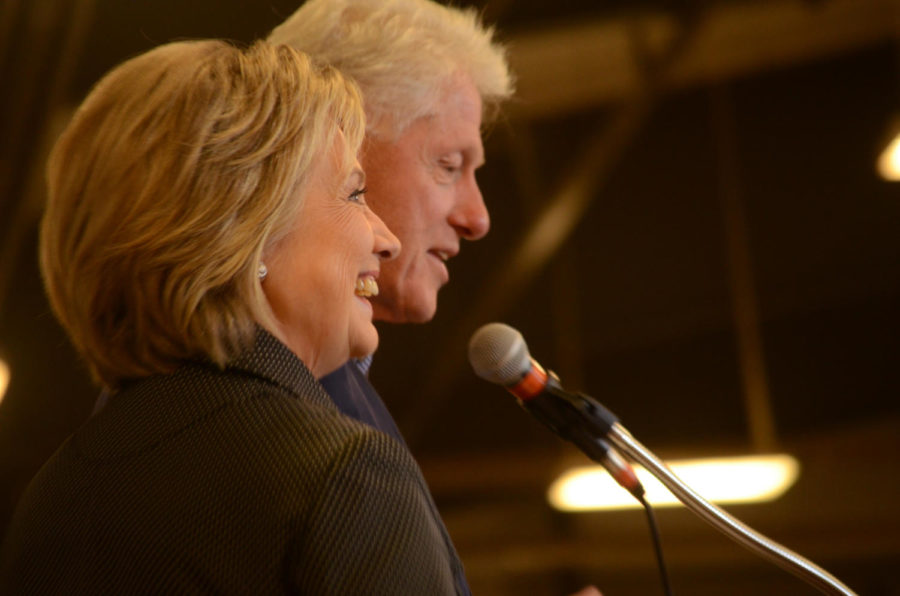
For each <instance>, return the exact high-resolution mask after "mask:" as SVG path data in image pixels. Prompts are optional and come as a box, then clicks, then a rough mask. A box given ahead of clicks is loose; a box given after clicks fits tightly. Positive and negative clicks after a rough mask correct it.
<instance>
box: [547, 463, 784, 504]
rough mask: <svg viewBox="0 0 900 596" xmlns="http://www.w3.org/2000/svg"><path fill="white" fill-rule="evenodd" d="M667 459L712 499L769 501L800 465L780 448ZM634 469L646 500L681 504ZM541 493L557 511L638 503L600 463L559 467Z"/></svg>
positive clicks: (686, 480) (674, 469)
mask: <svg viewBox="0 0 900 596" xmlns="http://www.w3.org/2000/svg"><path fill="white" fill-rule="evenodd" d="M667 465H668V466H669V468H670V469H671V470H672V472H674V474H675V475H676V476H678V477H679V478H680V479H681V480H682V481H683V482H684V483H685V484H687V485H688V486H689V487H691V489H693V490H694V491H695V492H696V493H698V494H699V495H700V496H701V497H703V498H704V499H706V500H708V501H711V502H713V503H759V502H765V501H773V500H775V499H777V498H779V497H780V496H781V495H783V494H784V493H785V491H787V489H788V488H790V487H791V485H793V484H794V482H795V481H796V480H797V476H798V474H799V471H800V465H799V464H798V463H797V460H796V459H794V458H793V457H791V456H790V455H784V454H779V455H762V456H742V457H721V458H706V459H694V460H681V461H671V462H667ZM635 472H636V473H637V475H638V478H639V479H640V481H641V484H643V485H644V489H645V490H646V498H647V501H648V502H649V503H650V504H651V505H653V506H655V507H671V506H675V505H680V504H681V502H680V501H679V500H678V499H677V498H675V495H673V494H672V493H671V492H669V489H667V488H666V487H665V486H663V485H662V484H661V483H660V482H659V481H658V480H657V479H656V478H655V477H654V476H653V475H652V474H650V472H648V471H647V470H645V469H643V468H642V467H640V466H635ZM547 498H548V499H549V501H550V504H551V505H553V507H555V508H556V509H560V510H562V511H590V510H597V509H629V508H633V507H640V506H641V505H640V504H639V503H638V502H637V501H636V500H635V499H634V497H632V496H631V495H630V494H629V493H628V492H626V491H625V490H624V489H623V488H621V487H620V486H619V485H617V484H616V483H615V481H614V480H613V479H612V477H611V476H610V475H609V474H607V473H606V470H604V469H603V468H601V467H600V466H585V467H581V468H573V469H572V470H568V471H566V472H564V473H563V474H562V475H561V476H560V477H559V478H557V479H556V481H555V482H554V483H553V485H552V486H551V487H550V490H549V491H548V493H547Z"/></svg>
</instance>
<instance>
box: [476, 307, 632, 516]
mask: <svg viewBox="0 0 900 596" xmlns="http://www.w3.org/2000/svg"><path fill="white" fill-rule="evenodd" d="M469 362H470V363H471V365H472V368H473V369H474V370H475V374H476V375H478V376H479V377H481V378H482V379H484V380H485V381H488V382H490V383H494V384H497V385H502V386H504V387H505V388H506V390H507V391H509V392H510V393H512V394H513V395H514V396H515V397H516V398H517V400H518V402H519V405H521V406H522V407H523V408H524V409H525V410H528V412H530V413H531V414H532V415H533V416H534V417H535V418H537V419H538V420H540V421H541V422H542V423H544V424H545V425H546V426H547V427H549V428H550V430H552V431H553V432H555V433H556V434H558V435H559V436H561V437H562V438H564V439H566V440H568V441H571V442H572V443H574V444H575V445H576V446H577V447H578V448H579V449H581V450H582V451H583V452H584V453H585V455H587V456H588V457H590V458H591V459H592V460H594V461H596V462H597V463H599V464H600V465H602V466H603V467H604V468H606V470H607V471H608V472H609V473H610V475H611V476H612V477H613V478H614V479H615V480H616V482H618V483H619V485H620V486H622V487H623V488H624V489H625V490H627V491H628V492H630V493H631V494H632V495H633V496H634V497H635V498H636V499H638V500H641V499H642V497H643V495H644V487H643V486H642V485H641V483H640V481H639V480H638V478H637V476H636V475H635V473H634V470H633V469H632V468H631V466H630V465H629V464H628V462H627V461H625V458H623V457H622V456H621V455H620V454H619V453H618V452H617V451H616V450H615V449H613V448H612V446H611V445H610V444H609V443H607V442H606V441H605V440H604V438H605V437H606V435H607V433H608V432H609V430H610V428H611V427H612V426H613V425H614V424H615V423H616V422H618V418H616V416H615V415H614V414H613V413H612V412H610V411H609V410H607V409H606V408H605V407H603V406H602V405H601V404H600V403H599V402H597V401H595V400H594V399H592V398H591V397H588V396H587V395H584V394H581V393H569V392H568V391H566V390H565V389H563V388H562V385H561V384H560V382H559V378H558V377H557V376H556V374H555V373H553V371H547V370H545V369H544V368H543V367H542V366H541V365H540V364H539V363H538V362H537V361H536V360H535V359H534V358H532V357H531V354H530V353H529V352H528V346H527V345H526V344H525V339H524V338H523V337H522V334H521V333H519V332H518V331H517V330H516V329H514V328H512V327H510V326H509V325H505V324H503V323H488V324H487V325H484V326H482V327H481V328H480V329H479V330H478V331H476V332H475V333H474V334H473V335H472V339H470V340H469Z"/></svg>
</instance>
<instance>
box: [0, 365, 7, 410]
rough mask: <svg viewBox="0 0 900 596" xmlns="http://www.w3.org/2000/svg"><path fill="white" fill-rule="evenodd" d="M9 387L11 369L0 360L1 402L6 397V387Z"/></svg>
mask: <svg viewBox="0 0 900 596" xmlns="http://www.w3.org/2000/svg"><path fill="white" fill-rule="evenodd" d="M8 385H9V367H8V366H7V365H6V362H4V361H3V360H0V400H2V399H3V396H4V395H6V387H7V386H8Z"/></svg>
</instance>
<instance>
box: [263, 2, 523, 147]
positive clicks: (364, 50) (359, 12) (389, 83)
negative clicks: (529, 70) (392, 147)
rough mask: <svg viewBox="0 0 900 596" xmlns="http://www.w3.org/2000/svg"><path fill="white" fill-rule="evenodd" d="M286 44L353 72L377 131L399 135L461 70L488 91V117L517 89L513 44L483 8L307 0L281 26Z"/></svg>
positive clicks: (278, 39) (274, 38)
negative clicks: (499, 36)
mask: <svg viewBox="0 0 900 596" xmlns="http://www.w3.org/2000/svg"><path fill="white" fill-rule="evenodd" d="M269 41H271V42H273V43H284V44H288V45H290V46H291V47H294V48H296V49H298V50H300V51H302V52H306V53H308V54H309V55H310V56H312V57H313V58H314V59H315V60H318V61H321V62H323V63H325V64H330V65H332V66H334V67H336V68H338V69H340V70H341V72H343V73H344V74H345V75H347V76H348V77H350V78H352V79H353V80H354V81H355V82H356V83H357V84H358V85H359V87H360V89H361V90H362V93H363V97H364V98H365V102H366V115H367V116H368V124H369V131H370V132H373V133H376V134H383V133H386V134H387V135H389V136H391V135H392V136H393V137H396V136H399V135H400V134H401V133H402V132H403V131H404V130H405V129H406V127H407V126H409V124H411V123H412V122H413V121H415V120H417V119H418V118H421V117H423V116H428V115H432V114H433V113H434V110H435V109H436V106H437V104H438V102H439V100H440V98H441V97H442V95H443V93H444V92H445V91H446V87H447V85H449V84H452V82H453V80H454V77H456V76H457V75H458V74H459V73H462V74H463V75H464V76H467V77H469V78H470V79H471V81H472V83H473V84H474V85H475V88H476V89H478V93H479V94H480V95H481V99H482V102H483V104H484V109H485V119H486V120H490V119H491V118H492V116H493V115H494V113H495V112H496V111H497V107H498V106H499V104H500V103H501V102H502V101H504V100H506V99H508V98H509V96H510V95H512V92H513V87H514V81H513V77H512V74H511V73H510V71H509V66H508V64H507V59H506V50H505V49H504V48H503V46H501V45H500V44H498V43H497V42H496V41H495V40H494V31H493V29H492V28H490V27H485V26H484V25H483V24H482V23H481V21H480V19H479V17H478V15H477V14H476V12H475V10H474V9H472V8H469V9H459V8H453V7H448V6H442V5H440V4H437V3H435V2H431V1H429V0H307V2H305V3H304V4H303V5H302V6H301V7H300V8H298V9H297V11H296V12H294V14H293V15H291V16H290V17H288V19H287V20H285V21H284V23H282V24H281V25H279V26H278V27H276V28H275V29H274V30H273V31H272V33H271V34H270V35H269Z"/></svg>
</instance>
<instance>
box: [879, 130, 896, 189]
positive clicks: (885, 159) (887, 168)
mask: <svg viewBox="0 0 900 596" xmlns="http://www.w3.org/2000/svg"><path fill="white" fill-rule="evenodd" d="M878 174H879V175H880V176H881V177H882V178H884V179H885V180H888V181H890V182H898V181H900V135H897V136H895V137H894V139H893V140H892V141H891V142H890V143H888V146H887V147H885V148H884V151H882V152H881V155H879V156H878Z"/></svg>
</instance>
